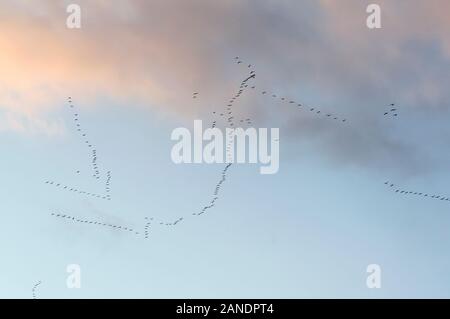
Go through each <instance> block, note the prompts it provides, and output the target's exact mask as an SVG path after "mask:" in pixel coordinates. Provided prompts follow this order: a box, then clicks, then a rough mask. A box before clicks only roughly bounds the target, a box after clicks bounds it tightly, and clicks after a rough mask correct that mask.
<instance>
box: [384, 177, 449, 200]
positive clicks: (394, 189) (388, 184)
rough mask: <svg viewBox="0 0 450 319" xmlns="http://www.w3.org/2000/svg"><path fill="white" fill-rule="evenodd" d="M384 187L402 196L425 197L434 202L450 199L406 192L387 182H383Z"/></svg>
mask: <svg viewBox="0 0 450 319" xmlns="http://www.w3.org/2000/svg"><path fill="white" fill-rule="evenodd" d="M384 185H386V186H387V187H389V188H390V189H391V190H392V191H393V192H395V193H398V194H403V195H413V196H420V197H424V198H425V197H426V198H430V199H435V200H442V201H447V202H448V201H450V197H447V196H442V195H436V194H430V193H424V192H414V191H408V190H405V189H401V188H398V187H397V186H396V185H394V184H392V183H390V182H389V181H386V182H384Z"/></svg>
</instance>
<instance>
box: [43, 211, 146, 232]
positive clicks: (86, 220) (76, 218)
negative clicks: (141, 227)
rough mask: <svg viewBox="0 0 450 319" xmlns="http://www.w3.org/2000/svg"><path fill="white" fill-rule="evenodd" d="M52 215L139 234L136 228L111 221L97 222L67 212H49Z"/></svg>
mask: <svg viewBox="0 0 450 319" xmlns="http://www.w3.org/2000/svg"><path fill="white" fill-rule="evenodd" d="M51 215H52V216H54V217H57V218H61V219H65V220H69V221H71V222H75V223H80V224H85V225H93V226H98V227H104V228H110V229H114V230H118V231H125V232H130V233H134V234H135V235H139V234H140V233H139V232H138V231H136V230H134V229H133V228H131V227H126V226H123V225H115V224H112V223H105V222H99V221H94V220H89V219H82V218H78V217H75V216H71V215H68V214H61V213H51Z"/></svg>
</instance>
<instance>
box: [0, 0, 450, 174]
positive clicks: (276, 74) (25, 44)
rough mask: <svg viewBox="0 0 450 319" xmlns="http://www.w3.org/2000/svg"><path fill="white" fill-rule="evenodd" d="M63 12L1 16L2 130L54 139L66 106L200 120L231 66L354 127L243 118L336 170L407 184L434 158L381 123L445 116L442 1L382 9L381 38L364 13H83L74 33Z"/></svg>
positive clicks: (192, 7) (44, 5)
mask: <svg viewBox="0 0 450 319" xmlns="http://www.w3.org/2000/svg"><path fill="white" fill-rule="evenodd" d="M68 3H69V2H68V1H66V2H55V1H50V0H41V1H35V2H33V5H31V4H30V3H29V2H28V1H2V3H1V4H0V69H1V70H2V72H1V74H0V86H1V88H2V89H1V90H0V109H3V110H4V112H7V113H8V114H9V115H8V116H9V120H8V121H9V122H8V123H9V124H8V125H7V126H6V127H9V128H10V129H15V130H18V131H23V130H28V129H30V128H31V127H32V126H33V125H35V126H36V127H35V129H37V130H39V127H41V128H42V129H47V130H48V125H47V126H46V125H43V124H42V123H45V122H46V114H49V113H51V112H52V111H53V110H54V109H55V108H56V107H59V106H60V105H61V102H62V101H63V100H64V99H65V97H66V96H67V95H72V96H76V97H77V98H82V99H85V100H86V101H89V100H90V101H95V100H96V99H97V98H98V97H102V96H106V97H109V98H112V99H117V100H120V101H122V102H123V105H124V106H125V105H126V106H127V107H130V106H136V105H140V106H146V107H152V108H154V109H155V110H156V111H159V112H169V113H171V114H173V115H174V116H188V117H189V118H196V117H199V116H200V115H203V114H205V113H207V111H208V110H210V109H211V108H212V107H219V106H221V105H222V104H221V103H220V101H223V100H224V99H225V98H227V97H228V96H229V95H230V94H231V93H232V92H233V90H234V89H235V86H236V82H239V81H240V80H241V77H242V75H243V73H242V72H241V70H239V69H238V68H237V67H236V66H235V65H233V64H232V59H233V57H234V56H235V55H240V56H242V58H243V59H245V60H246V61H249V63H252V64H254V65H256V67H257V84H258V85H260V86H263V87H268V88H270V89H273V90H277V91H278V92H280V93H282V94H286V95H289V96H292V98H295V99H298V100H301V101H302V102H305V103H309V104H315V105H319V106H320V107H322V108H323V109H326V110H330V111H332V112H334V113H338V114H345V115H347V117H348V118H349V119H350V120H351V123H352V124H351V125H352V126H351V128H350V129H348V130H342V129H340V128H339V127H336V126H333V125H329V124H328V123H326V122H323V121H316V120H314V119H311V118H309V117H305V116H304V115H301V114H299V115H295V116H292V113H289V114H290V115H289V116H287V115H284V114H280V113H279V112H275V114H274V112H273V111H271V110H270V107H269V106H268V105H269V103H268V102H267V101H263V100H261V99H260V98H254V99H253V100H251V99H250V100H247V104H246V105H245V107H246V110H247V111H248V112H252V113H253V114H252V117H254V118H257V119H259V120H260V121H261V122H266V123H270V120H271V119H272V118H273V117H274V116H275V117H283V116H285V117H286V118H285V121H287V127H288V133H289V136H293V137H294V136H295V137H297V136H300V137H301V138H305V139H308V138H309V139H311V138H314V137H317V140H318V142H319V143H320V144H321V145H322V146H323V147H322V148H323V149H325V150H326V151H324V152H326V153H327V155H329V156H331V157H332V158H334V159H336V160H337V161H338V162H341V163H342V162H345V163H351V164H357V165H363V166H368V165H369V166H376V167H384V166H393V164H392V162H397V161H402V160H404V159H406V158H407V159H409V161H408V162H411V165H410V166H409V170H410V171H414V170H418V169H419V168H420V167H425V166H426V164H423V163H427V162H428V157H429V156H428V155H427V154H424V153H421V152H420V147H419V146H420V145H418V144H414V143H411V142H410V141H409V140H408V137H409V134H410V133H411V131H408V129H407V128H405V131H404V132H400V133H399V134H397V135H395V136H392V135H391V131H390V129H389V128H388V127H389V125H390V124H389V123H388V124H386V122H385V119H383V117H382V116H381V117H380V116H379V115H380V114H381V113H382V112H383V111H384V108H385V106H386V105H387V104H388V103H391V102H395V103H397V104H398V105H401V107H402V108H403V109H404V110H405V112H404V113H403V114H405V113H406V114H413V115H414V114H416V115H417V114H421V113H420V112H422V110H423V109H426V110H428V111H430V112H436V113H437V112H440V111H442V110H443V109H444V110H446V109H448V102H447V101H448V100H449V98H450V93H449V90H448V88H447V83H449V80H450V72H449V71H450V61H449V59H450V35H449V34H448V32H447V31H448V30H449V27H450V25H449V24H450V22H449V20H448V19H447V15H446V12H448V10H449V9H450V4H448V2H447V1H445V0H440V1H437V0H435V1H427V2H423V1H420V0H414V1H401V0H399V1H378V2H377V3H379V4H380V5H381V8H382V29H379V30H369V29H368V28H367V27H366V25H365V21H366V17H367V14H366V12H365V9H366V6H367V5H368V4H369V3H371V1H359V0H358V1H357V0H343V1H333V0H322V1H312V0H303V1H287V0H284V1H278V0H277V1H275V0H259V1H238V0H230V1H207V0H193V1H182V0H152V1H144V0H135V1H131V0H130V1H125V0H123V1H119V0H115V1H95V2H94V1H87V0H83V1H78V3H79V4H80V6H81V8H82V28H81V29H80V30H70V29H67V28H66V26H65V20H66V17H67V13H66V12H65V5H67V4H68ZM193 91H200V92H201V94H202V102H201V103H199V102H197V101H196V102H195V103H194V101H192V99H190V96H191V94H192V92H193ZM91 104H95V103H91ZM24 114H25V115H24ZM15 116H17V117H18V118H20V117H24V116H25V117H26V118H27V119H28V120H27V121H28V124H27V125H24V124H23V121H22V124H21V122H20V121H15V120H13V119H12V118H13V117H15ZM410 120H412V121H413V120H414V119H410ZM420 120H421V119H416V122H412V123H413V125H417V124H418V122H417V121H420ZM38 123H41V124H38ZM427 125H428V126H427V128H430V129H434V128H433V125H432V124H427ZM436 128H437V127H436ZM50 130H52V129H50ZM54 131H55V130H54ZM56 131H58V130H56ZM338 141H339V143H337V142H338ZM342 141H346V142H345V143H342ZM420 142H422V141H420ZM337 145H340V147H337ZM406 166H407V165H406Z"/></svg>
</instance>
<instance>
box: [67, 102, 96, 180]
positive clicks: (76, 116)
mask: <svg viewBox="0 0 450 319" xmlns="http://www.w3.org/2000/svg"><path fill="white" fill-rule="evenodd" d="M67 101H68V103H69V107H70V109H71V110H72V115H73V117H74V119H73V120H74V122H75V125H76V128H77V132H79V134H80V135H81V137H82V139H83V140H84V144H85V145H86V146H87V147H88V148H89V149H90V150H91V153H92V170H93V175H92V177H94V178H96V179H100V170H99V168H98V165H97V150H96V149H95V147H94V146H93V144H92V143H91V142H89V140H88V137H87V133H86V132H85V131H84V130H83V129H82V126H81V122H80V115H79V113H78V112H77V110H76V107H75V105H74V103H73V101H72V97H70V96H69V97H68V98H67Z"/></svg>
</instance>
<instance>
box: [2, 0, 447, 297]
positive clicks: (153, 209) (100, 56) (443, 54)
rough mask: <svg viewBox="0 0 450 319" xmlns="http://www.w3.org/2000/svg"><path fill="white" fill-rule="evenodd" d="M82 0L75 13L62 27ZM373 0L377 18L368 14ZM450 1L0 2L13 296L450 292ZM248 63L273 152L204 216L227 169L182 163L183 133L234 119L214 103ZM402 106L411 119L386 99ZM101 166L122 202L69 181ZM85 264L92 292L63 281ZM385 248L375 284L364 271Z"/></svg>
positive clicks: (7, 275)
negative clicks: (272, 159) (371, 20)
mask: <svg viewBox="0 0 450 319" xmlns="http://www.w3.org/2000/svg"><path fill="white" fill-rule="evenodd" d="M71 3H77V4H79V6H80V8H81V28H80V29H69V28H67V26H66V19H67V17H68V15H69V13H67V12H66V7H67V5H69V4H71ZM370 3H377V4H379V5H380V8H381V23H382V27H381V28H380V29H369V28H368V27H367V26H366V19H367V16H368V13H366V7H367V5H369V4H370ZM449 9H450V4H449V3H448V2H447V1H445V0H431V1H426V2H425V1H419V0H409V1H406V0H397V1H387V0H386V1H361V0H343V1H331V0H329V1H327V0H320V1H319V0H315V1H313V0H301V1H293V0H291V1H288V0H281V1H280V0H277V1H275V0H258V1H256V0H254V1H250V0H248V1H237V0H236V1H234V0H230V1H207V0H191V1H182V0H164V1H163V0H151V1H144V0H128V1H126V0H122V1H119V0H117V1H116V0H110V1H102V0H95V1H86V0H85V1H81V0H78V1H50V0H40V1H33V3H32V4H30V2H29V1H22V0H17V1H12V0H2V1H0V70H1V72H0V141H1V145H2V150H3V151H2V156H1V157H0V165H1V167H2V173H1V176H2V181H1V182H0V212H1V217H2V225H3V226H4V227H3V231H2V232H0V251H1V254H2V258H1V260H2V262H1V264H0V270H1V271H0V297H1V298H33V296H34V297H37V298H448V297H450V288H449V287H450V285H449V281H450V275H449V274H448V271H447V270H448V267H449V264H450V258H449V257H450V256H449V254H448V253H447V250H446V248H447V247H448V246H449V245H450V235H449V232H448V231H447V229H448V228H449V227H450V215H449V214H448V209H449V207H450V206H449V205H450V202H449V201H442V200H440V199H434V198H429V197H431V195H432V194H437V195H439V196H443V197H449V196H450V191H449V190H448V189H449V186H450V184H449V182H448V180H447V166H446V164H447V160H448V159H449V157H450V153H449V151H448V150H447V140H448V139H449V137H450V129H449V126H448V125H447V123H448V120H449V119H450V107H449V102H448V101H450V91H449V90H448V83H449V80H450V78H449V77H450V72H449V71H450V35H449V34H448V30H449V27H450V25H449V23H450V22H449V20H448V18H447V16H448V15H447V12H448V10H449ZM236 56H238V57H239V59H238V61H242V63H240V64H237V63H236V61H237V60H236V59H235V57H236ZM248 65H251V67H250V68H249V67H248ZM250 69H252V70H254V71H255V73H256V77H255V79H252V80H250V81H249V85H250V86H255V89H250V88H249V89H246V90H245V93H243V94H242V96H241V97H240V98H239V99H238V101H236V102H235V104H234V106H233V112H234V113H233V115H234V116H235V117H236V119H247V118H249V119H251V125H252V126H253V127H256V128H279V131H280V169H279V171H278V172H277V173H276V174H273V175H261V174H260V173H259V164H236V165H232V166H231V167H230V168H229V170H228V171H227V176H226V180H225V181H224V182H223V184H222V186H221V189H220V193H219V195H218V199H217V202H216V203H215V206H214V207H212V208H211V209H208V211H207V213H205V214H203V215H201V216H195V215H192V214H193V213H195V212H199V211H201V210H202V208H203V207H205V206H207V205H208V204H209V202H210V201H211V198H212V196H213V192H214V189H215V187H216V184H217V183H218V182H219V181H220V180H221V173H222V171H223V169H224V165H223V164H175V163H173V161H172V160H171V157H170V152H171V149H172V146H173V145H174V141H172V140H171V139H170V136H171V133H172V131H173V130H174V129H175V128H178V127H186V128H189V129H191V128H192V126H193V121H194V120H196V119H201V120H203V121H204V122H205V123H211V122H212V121H214V120H216V121H218V124H217V125H218V127H219V128H225V127H226V125H227V123H226V121H223V120H222V118H218V117H217V113H220V112H223V111H224V110H225V109H226V107H227V103H228V100H229V99H230V98H231V97H232V96H233V95H234V94H235V92H236V91H237V90H239V85H240V83H241V81H242V80H243V79H245V78H246V77H247V76H248V71H249V70H250ZM262 91H267V92H270V94H261V92H262ZM193 92H198V96H197V97H196V98H195V99H194V98H193ZM272 94H276V95H277V98H272V97H271V95H272ZM69 96H70V97H71V98H72V101H73V103H72V104H73V105H74V108H71V107H70V104H71V103H68V97H69ZM281 96H283V97H286V100H285V101H282V100H280V99H279V97H281ZM290 100H292V101H295V103H294V105H293V104H290V103H288V102H287V101H290ZM297 103H298V104H302V107H298V106H297ZM391 103H394V104H395V108H396V111H395V112H396V113H395V114H397V116H393V115H392V114H393V113H390V112H389V114H387V115H385V113H386V112H387V111H389V109H391V108H392V107H391V106H390V104H391ZM311 108H314V112H312V111H310V109H311ZM316 110H320V111H321V114H320V115H319V114H317V113H316ZM213 112H216V114H213ZM74 114H77V115H76V116H75V115H74ZM325 114H333V116H336V117H338V118H339V120H332V119H327V118H326V116H325ZM74 116H75V118H77V117H78V120H79V121H78V123H79V124H81V127H82V129H83V132H84V133H86V134H87V135H88V139H89V141H90V143H92V145H93V148H95V149H96V151H97V156H96V160H97V161H98V167H99V175H100V179H99V180H98V179H97V178H95V177H93V176H92V163H91V161H92V154H91V149H92V148H91V149H89V148H88V147H87V145H86V143H85V141H84V139H83V138H81V136H80V132H79V131H77V128H78V127H77V126H76V124H77V122H76V121H74ZM341 119H345V120H346V121H345V122H342V121H341ZM108 171H110V172H111V181H110V188H111V190H110V193H109V194H110V195H111V200H104V199H102V198H96V197H95V198H94V197H92V196H85V194H75V193H74V192H69V191H67V190H64V189H62V187H55V186H54V185H55V184H57V183H60V184H61V185H68V188H71V187H74V188H77V189H80V190H86V191H87V192H89V193H95V194H103V193H104V192H105V183H106V181H107V176H108V173H107V172H108ZM49 181H54V185H51V184H49V183H46V182H49ZM385 182H389V183H388V184H387V185H386V184H385ZM390 184H394V185H395V186H393V187H389V185H390ZM395 189H401V190H407V191H411V192H413V193H419V192H420V193H427V194H430V196H429V197H427V198H425V197H424V196H422V195H413V194H408V195H405V194H400V193H396V192H395ZM52 213H54V214H55V213H60V214H67V215H70V216H75V217H76V218H79V219H83V220H94V221H98V222H102V223H108V224H114V225H124V226H127V227H130V228H132V229H133V230H135V231H137V232H139V235H136V234H135V233H134V232H125V231H122V230H118V229H113V228H111V227H103V226H97V225H91V224H82V223H76V222H73V221H72V220H68V219H62V218H59V217H56V216H55V215H52ZM180 217H183V218H184V220H183V221H182V222H180V223H178V224H176V225H174V226H165V225H159V223H158V222H156V221H164V222H167V223H171V222H173V221H175V220H177V219H178V218H180ZM145 218H154V220H153V221H154V222H152V224H151V225H150V226H149V228H146V223H147V221H148V220H146V219H145ZM147 226H148V225H147ZM147 231H148V233H146V232H147ZM146 235H148V236H146ZM145 237H148V238H145ZM70 264H77V265H79V266H80V269H81V288H79V289H69V288H68V287H67V285H66V280H67V277H68V275H69V274H68V273H67V271H66V268H67V265H70ZM370 264H377V265H379V266H380V269H381V283H382V284H381V288H376V289H369V288H368V287H367V285H366V279H367V277H368V275H369V274H368V273H367V271H366V269H367V266H368V265H370ZM38 282H40V284H39V285H38V286H37V288H33V287H34V286H35V285H36V284H37V283H38Z"/></svg>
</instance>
